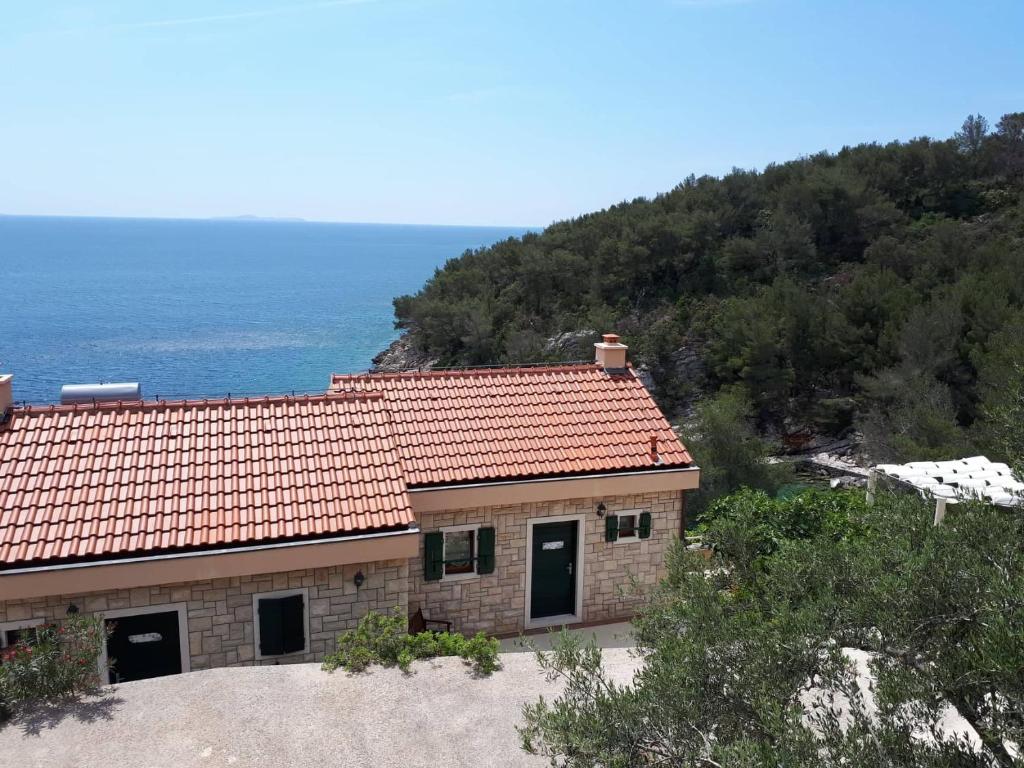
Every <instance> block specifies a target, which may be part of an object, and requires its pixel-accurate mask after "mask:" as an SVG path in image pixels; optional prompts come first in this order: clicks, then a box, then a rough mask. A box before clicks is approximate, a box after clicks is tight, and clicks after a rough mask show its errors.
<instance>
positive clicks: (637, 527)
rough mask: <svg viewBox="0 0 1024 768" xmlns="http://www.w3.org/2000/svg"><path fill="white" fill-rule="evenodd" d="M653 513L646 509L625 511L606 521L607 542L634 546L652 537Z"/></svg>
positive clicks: (608, 517) (609, 517)
mask: <svg viewBox="0 0 1024 768" xmlns="http://www.w3.org/2000/svg"><path fill="white" fill-rule="evenodd" d="M651 522H652V519H651V513H650V512H649V511H648V510H645V509H624V510H622V511H621V512H616V513H615V514H614V515H608V516H607V517H606V519H605V541H610V542H612V543H614V544H632V543H635V542H640V541H643V540H644V539H647V538H649V537H650V535H651Z"/></svg>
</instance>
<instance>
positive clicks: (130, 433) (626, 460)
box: [0, 335, 699, 682]
mask: <svg viewBox="0 0 1024 768" xmlns="http://www.w3.org/2000/svg"><path fill="white" fill-rule="evenodd" d="M596 347H597V349H596V355H597V360H596V362H595V363H593V364H576V365H562V366H536V367H521V368H496V369H468V370H455V371H412V372H402V373H373V374H361V375H335V376H332V378H331V381H330V386H329V389H328V390H327V392H325V393H324V394H323V395H318V396H308V397H267V398H250V399H242V400H207V401H181V402H133V403H96V404H89V405H77V406H45V407H35V408H29V407H20V408H19V407H14V406H13V398H12V390H11V379H10V377H9V376H8V377H0V413H2V414H4V418H3V421H2V423H0V647H3V646H5V645H9V644H11V643H13V642H16V641H17V640H18V638H19V637H21V636H22V635H23V633H25V632H30V631H31V627H32V626H34V625H37V624H39V623H43V622H45V621H52V620H58V619H61V618H62V617H64V616H66V615H67V614H68V613H69V612H70V613H74V612H82V613H86V614H95V615H100V616H103V617H104V618H106V619H108V620H109V622H110V626H111V628H112V634H111V637H110V639H109V641H108V647H107V653H106V656H107V658H106V659H103V660H101V662H102V663H104V668H106V661H108V660H109V661H111V662H112V666H111V667H110V670H109V673H108V674H109V676H110V680H111V682H117V681H121V680H132V679H139V678H142V677H152V676H156V675H162V674H172V673H177V672H186V671H190V670H195V669H203V668H209V667H220V666H231V665H239V664H247V665H248V664H278V663H288V662H301V661H317V660H319V659H321V658H323V656H324V654H325V653H327V652H329V651H330V650H332V649H333V648H334V645H335V642H336V638H337V635H338V634H339V633H340V632H342V631H343V630H345V629H348V628H351V627H353V626H355V624H356V623H357V622H358V620H359V619H360V618H361V617H362V616H364V615H365V614H366V613H367V612H369V611H371V610H375V611H388V612H390V611H396V610H397V611H399V612H402V613H405V614H409V615H411V614H413V613H416V612H419V611H422V614H423V615H424V616H425V617H427V618H429V619H439V620H445V621H450V622H452V624H453V628H454V629H456V630H459V631H463V632H476V631H484V632H487V633H491V634H506V633H508V634H511V633H516V632H520V631H523V630H529V629H534V628H539V627H546V626H560V625H572V624H578V623H585V622H601V621H607V620H615V619H622V618H626V617H628V616H630V615H631V614H632V612H633V611H634V609H635V607H636V604H637V601H638V599H640V598H639V595H638V593H637V591H636V587H637V586H639V587H640V588H643V587H645V586H648V587H649V586H652V585H654V584H655V583H657V581H658V580H659V579H660V578H661V577H662V576H663V574H664V553H665V551H666V549H667V547H668V546H669V545H670V544H671V542H672V540H673V539H674V538H675V537H677V536H678V535H679V534H680V531H681V530H682V526H683V524H684V509H685V507H684V503H685V498H684V494H685V491H687V490H690V489H693V488H696V487H697V484H698V480H699V469H698V468H697V467H696V466H695V465H694V463H693V461H692V458H691V457H690V455H689V453H688V452H687V451H686V449H685V447H684V446H683V445H682V443H681V442H680V441H679V439H678V438H677V437H676V435H675V434H674V433H673V431H672V429H671V427H670V426H669V424H668V422H667V421H666V420H665V418H664V416H663V415H662V414H661V413H660V412H659V410H658V408H657V406H656V405H655V403H654V401H653V399H652V398H651V397H650V395H649V393H648V392H647V391H646V389H645V388H644V387H643V385H642V383H641V382H640V380H639V379H638V378H637V376H636V375H635V374H634V372H633V371H632V369H631V368H629V366H628V365H627V363H626V347H625V345H622V344H620V343H619V341H618V338H617V337H615V336H612V335H608V336H606V337H605V339H604V341H602V342H601V343H599V344H598V345H596Z"/></svg>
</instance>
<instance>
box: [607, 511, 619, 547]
mask: <svg viewBox="0 0 1024 768" xmlns="http://www.w3.org/2000/svg"><path fill="white" fill-rule="evenodd" d="M604 540H605V541H618V540H619V516H618V515H606V516H605V518H604Z"/></svg>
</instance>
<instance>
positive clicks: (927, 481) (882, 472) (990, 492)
mask: <svg viewBox="0 0 1024 768" xmlns="http://www.w3.org/2000/svg"><path fill="white" fill-rule="evenodd" d="M879 477H885V478H890V479H892V480H896V481H897V482H899V483H902V484H903V485H907V486H910V487H912V488H914V489H915V490H917V491H918V492H919V493H920V494H921V495H922V496H924V497H926V498H934V499H935V502H936V504H935V522H936V524H938V523H939V522H941V520H942V517H943V515H944V514H945V509H946V504H955V503H956V502H958V501H968V500H981V501H987V502H989V503H991V504H995V505H997V506H1000V507H1016V506H1018V505H1020V504H1024V483H1022V482H1020V480H1018V479H1017V477H1016V476H1015V475H1014V474H1013V470H1012V469H1010V467H1009V466H1008V465H1006V464H1003V463H1001V462H997V461H989V460H988V459H987V458H986V457H985V456H971V457H970V458H966V459H956V460H954V461H912V462H910V463H909V464H878V465H876V466H874V467H872V469H871V477H870V479H869V480H868V497H869V499H870V498H872V497H873V492H874V490H875V484H876V482H877V480H878V478H879Z"/></svg>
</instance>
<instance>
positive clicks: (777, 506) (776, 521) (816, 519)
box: [700, 488, 865, 562]
mask: <svg viewBox="0 0 1024 768" xmlns="http://www.w3.org/2000/svg"><path fill="white" fill-rule="evenodd" d="M864 511H865V501H864V493H863V491H857V490H851V491H820V490H805V491H803V492H801V493H799V494H797V495H795V496H791V497H789V498H786V499H778V498H773V497H771V496H769V495H768V494H766V493H764V492H763V491H755V490H751V489H750V488H744V489H742V490H740V491H738V492H736V493H733V494H731V495H729V496H723V497H722V498H719V499H716V500H715V501H714V502H712V503H711V505H710V506H709V507H708V508H707V509H706V510H704V512H703V513H702V514H701V515H700V523H701V524H700V531H701V533H702V538H703V540H704V543H705V544H707V545H710V546H711V547H713V548H714V549H715V550H716V551H717V552H719V553H720V554H722V555H724V556H726V557H731V558H736V559H738V560H740V561H741V562H756V560H757V559H758V558H762V557H767V556H770V555H772V554H774V553H775V551H776V550H778V549H779V547H780V546H781V545H782V544H783V542H786V541H794V540H801V539H810V538H814V537H816V536H820V535H825V536H830V537H832V538H836V539H842V538H847V537H850V536H859V535H862V534H863V532H864V523H863V517H864Z"/></svg>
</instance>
